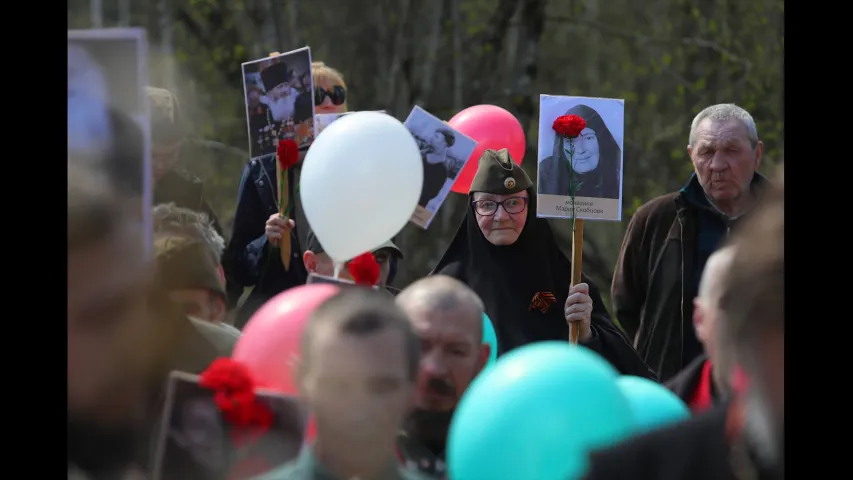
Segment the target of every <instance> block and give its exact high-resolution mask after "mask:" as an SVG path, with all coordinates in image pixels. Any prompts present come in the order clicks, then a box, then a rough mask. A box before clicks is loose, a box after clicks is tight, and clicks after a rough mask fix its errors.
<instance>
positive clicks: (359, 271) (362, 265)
mask: <svg viewBox="0 0 853 480" xmlns="http://www.w3.org/2000/svg"><path fill="white" fill-rule="evenodd" d="M349 274H350V276H352V279H353V281H355V283H356V285H367V286H369V287H372V286H374V285H376V284H377V283H379V264H378V263H376V257H374V256H373V254H372V253H371V252H366V253H362V254H361V255H359V256H357V257H355V258H353V259H352V260H351V261H350V262H349Z"/></svg>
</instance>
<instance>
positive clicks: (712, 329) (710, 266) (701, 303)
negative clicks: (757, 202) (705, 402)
mask: <svg viewBox="0 0 853 480" xmlns="http://www.w3.org/2000/svg"><path fill="white" fill-rule="evenodd" d="M734 248H735V247H734V246H733V245H727V246H725V247H723V248H721V249H719V250H717V251H716V252H714V253H713V254H712V255H711V256H710V257H708V261H707V263H705V270H704V271H703V272H702V278H701V280H700V281H699V295H698V296H697V297H696V298H695V299H694V300H693V305H694V309H693V326H694V327H695V328H696V337H697V338H698V339H699V341H700V342H701V343H702V346H703V347H704V349H705V354H706V355H707V356H708V359H709V360H710V362H711V365H713V366H714V368H713V370H712V372H713V374H714V381H715V382H716V384H717V386H718V387H720V388H721V389H722V390H724V391H726V392H729V390H730V386H731V381H730V379H729V376H730V375H731V371H732V368H733V364H732V355H731V354H730V353H727V352H726V351H725V350H726V349H725V348H724V347H725V346H724V345H717V344H716V342H715V337H716V329H717V323H718V322H720V321H724V320H720V319H719V317H720V293H721V290H722V286H723V285H722V282H723V279H724V277H725V274H726V272H727V271H728V270H729V269H730V268H731V267H732V259H733V258H734Z"/></svg>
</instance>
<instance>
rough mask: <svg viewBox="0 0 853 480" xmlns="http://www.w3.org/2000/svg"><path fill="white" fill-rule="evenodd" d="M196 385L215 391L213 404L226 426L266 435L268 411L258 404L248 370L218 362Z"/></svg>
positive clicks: (224, 360)
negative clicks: (256, 431) (245, 428)
mask: <svg viewBox="0 0 853 480" xmlns="http://www.w3.org/2000/svg"><path fill="white" fill-rule="evenodd" d="M198 383H199V385H201V386H202V387H205V388H209V389H211V390H214V391H215V392H216V393H215V394H214V395H213V402H214V403H215V404H216V406H217V408H219V411H220V412H222V416H223V417H224V418H225V420H226V421H228V423H230V424H232V425H234V426H237V427H255V428H258V429H260V430H261V431H266V430H267V429H269V427H270V425H272V412H270V410H269V407H267V406H266V405H264V404H263V403H260V402H258V400H257V396H256V395H255V383H254V381H253V380H252V376H251V373H250V372H249V369H248V368H247V367H246V366H245V365H243V364H242V363H240V362H235V361H234V360H232V359H230V358H217V359H216V360H214V361H213V363H211V364H210V366H209V367H208V368H207V370H205V371H204V372H203V373H202V374H201V375H200V376H199V382H198Z"/></svg>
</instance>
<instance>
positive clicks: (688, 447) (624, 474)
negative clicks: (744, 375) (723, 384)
mask: <svg viewBox="0 0 853 480" xmlns="http://www.w3.org/2000/svg"><path fill="white" fill-rule="evenodd" d="M724 423H725V409H724V408H722V407H718V408H716V409H714V410H711V411H709V412H707V413H704V414H701V415H697V416H695V417H692V418H690V419H688V420H686V421H684V422H681V423H678V424H676V425H673V426H670V427H666V428H663V429H660V430H655V431H653V432H650V433H646V434H643V435H639V436H637V437H633V438H631V439H629V440H627V441H625V442H623V443H620V444H618V445H616V446H613V447H610V448H607V449H603V450H599V451H596V452H593V453H592V454H591V455H590V470H589V473H588V474H587V476H586V477H585V478H586V480H593V479H599V478H601V479H609V478H655V479H668V478H691V475H692V474H691V472H693V471H694V469H695V468H699V467H700V464H699V462H700V461H701V460H702V457H706V456H708V455H709V454H713V452H714V450H716V449H718V448H719V447H720V446H721V445H724V443H725V439H724V436H723V431H724Z"/></svg>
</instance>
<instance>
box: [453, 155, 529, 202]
mask: <svg viewBox="0 0 853 480" xmlns="http://www.w3.org/2000/svg"><path fill="white" fill-rule="evenodd" d="M532 186H533V182H531V181H530V177H528V176H527V173H525V171H524V169H523V168H521V165H518V164H517V163H515V162H513V161H512V157H511V156H510V155H509V150H507V149H506V148H502V149H500V150H497V151H495V150H492V149H490V148H487V149H486V150H485V151H483V155H481V156H480V162H479V165H477V174H476V175H474V181H472V182H471V188H470V189H468V193H469V194H471V193H474V192H486V193H494V194H496V195H510V194H513V193H518V192H520V191H522V190H527V189H528V188H530V187H532Z"/></svg>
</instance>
